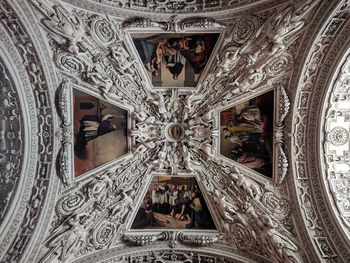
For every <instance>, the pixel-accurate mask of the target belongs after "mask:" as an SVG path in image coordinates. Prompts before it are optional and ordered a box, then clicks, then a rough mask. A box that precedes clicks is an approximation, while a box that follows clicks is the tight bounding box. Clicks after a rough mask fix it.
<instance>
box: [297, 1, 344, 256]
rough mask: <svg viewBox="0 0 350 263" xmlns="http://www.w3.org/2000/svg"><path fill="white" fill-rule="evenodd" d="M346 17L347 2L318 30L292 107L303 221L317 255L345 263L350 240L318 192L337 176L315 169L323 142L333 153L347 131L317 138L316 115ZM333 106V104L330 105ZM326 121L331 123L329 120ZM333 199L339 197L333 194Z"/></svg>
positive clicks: (340, 44) (341, 40)
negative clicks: (323, 173)
mask: <svg viewBox="0 0 350 263" xmlns="http://www.w3.org/2000/svg"><path fill="white" fill-rule="evenodd" d="M348 15H349V3H348V2H346V1H345V2H342V3H340V4H339V6H338V7H337V9H336V10H334V11H333V13H332V15H331V16H330V17H329V19H328V21H327V23H326V24H325V25H323V27H322V29H320V32H319V33H318V35H317V37H316V38H315V40H314V42H313V45H312V46H311V47H310V52H309V54H308V57H307V60H306V63H305V65H304V68H303V73H302V75H301V78H300V81H299V83H298V90H297V93H296V101H295V106H294V110H295V112H294V118H295V119H294V121H293V125H294V126H293V144H292V145H293V156H294V157H293V160H294V161H293V164H294V165H293V169H294V171H295V176H294V181H295V183H296V191H297V196H298V201H299V204H300V207H301V209H302V215H303V218H304V220H305V221H304V222H305V224H306V228H307V230H308V232H309V236H310V237H312V238H313V242H314V245H315V246H316V247H317V249H318V250H317V253H318V255H319V257H320V258H322V259H324V260H333V261H335V262H338V261H339V262H342V261H343V260H345V259H346V258H348V257H349V251H348V250H347V249H346V248H347V247H348V245H347V244H346V242H348V241H346V238H345V239H343V237H344V235H343V234H342V233H340V231H339V228H338V227H337V225H338V224H339V222H338V219H336V218H334V216H331V215H330V214H329V213H327V209H328V205H327V202H328V201H327V197H323V195H322V194H320V193H321V192H322V191H323V186H322V183H321V182H322V181H323V180H327V181H329V182H330V181H331V178H332V177H334V176H335V174H333V173H332V171H330V172H331V173H329V174H328V173H327V175H325V176H324V178H321V177H320V176H319V175H320V174H322V173H321V171H322V170H324V169H325V167H324V166H323V165H322V166H321V165H320V166H319V165H317V163H316V160H317V159H318V157H319V156H320V155H319V154H320V152H319V150H317V149H319V147H320V142H321V141H322V140H324V142H325V145H327V150H326V149H324V151H329V149H330V148H328V146H329V147H336V146H335V144H339V143H342V141H343V140H344V138H343V137H342V136H343V134H344V133H343V132H342V131H341V130H339V129H338V128H337V127H336V126H332V127H330V126H329V125H328V126H327V128H326V126H324V127H323V128H322V129H326V130H324V132H321V134H322V135H321V137H318V132H319V130H318V125H322V124H318V123H319V122H320V120H319V119H318V117H317V115H316V114H315V112H320V111H322V110H323V109H322V108H321V107H322V106H323V105H324V101H323V100H322V99H323V96H322V93H323V92H324V91H325V90H328V87H327V86H326V83H327V81H330V79H331V78H332V70H334V68H335V67H337V66H338V63H337V60H336V57H337V55H339V54H340V53H341V52H344V51H343V49H344V48H345V47H346V46H347V45H348V42H347V41H346V37H344V36H345V35H347V34H348V32H349V27H348V25H346V23H345V21H346V19H345V18H346V17H348ZM336 33H338V34H339V37H338V38H336V39H335V38H334V37H335V36H336ZM338 52H339V53H338ZM330 102H331V103H332V104H333V102H332V101H330ZM327 103H328V102H327ZM339 105H340V104H339ZM343 105H344V106H345V105H346V104H343ZM324 107H326V106H324ZM331 112H332V111H329V112H328V113H327V114H331ZM333 113H335V111H333ZM329 117H330V118H331V119H330V122H329V123H332V118H334V119H336V118H338V116H336V114H335V115H329ZM326 122H327V123H328V120H326ZM333 128H335V129H334V130H333ZM332 130H333V132H332ZM332 141H333V143H332ZM320 158H321V159H323V158H326V159H327V162H333V160H332V155H330V159H328V157H327V156H326V157H320ZM317 162H319V161H317ZM328 169H332V167H331V166H330V167H328V168H327V170H328ZM315 175H317V176H315ZM345 183H346V182H345ZM327 188H328V186H327ZM333 196H334V197H335V193H334V192H333ZM335 198H337V197H335ZM343 200H344V199H343ZM335 248H337V251H336V250H335Z"/></svg>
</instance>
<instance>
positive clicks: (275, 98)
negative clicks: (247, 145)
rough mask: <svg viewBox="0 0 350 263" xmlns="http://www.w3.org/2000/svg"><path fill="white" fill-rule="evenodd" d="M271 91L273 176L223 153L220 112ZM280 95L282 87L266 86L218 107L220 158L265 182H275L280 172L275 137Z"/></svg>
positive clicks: (217, 141) (217, 144) (218, 147)
mask: <svg viewBox="0 0 350 263" xmlns="http://www.w3.org/2000/svg"><path fill="white" fill-rule="evenodd" d="M269 92H273V108H272V111H273V123H272V129H273V134H272V149H273V154H272V157H273V158H272V163H271V177H269V176H267V175H265V174H263V173H260V172H258V171H255V170H254V169H252V168H249V167H247V166H245V165H243V164H241V163H239V162H237V161H235V160H233V159H231V158H229V157H227V156H225V155H223V154H222V153H221V140H222V138H221V136H222V134H221V126H220V124H221V116H220V114H221V113H222V112H223V111H225V110H227V109H230V108H232V107H235V106H238V105H241V104H243V103H245V102H248V101H250V100H252V99H254V98H257V97H259V96H262V95H265V94H267V93H269ZM280 96H281V91H280V88H266V89H263V90H261V91H259V92H254V93H251V94H249V95H246V94H245V95H243V96H240V97H238V98H237V99H235V100H234V102H232V103H228V104H225V105H224V106H221V107H218V108H217V109H216V118H217V120H218V121H217V126H218V130H219V134H218V137H217V138H216V142H215V143H216V150H217V153H218V158H219V159H221V160H222V161H224V162H225V163H227V164H233V166H235V167H237V168H239V169H240V170H242V171H245V174H249V175H250V176H252V177H254V178H257V179H258V180H259V181H261V182H264V181H266V180H268V181H270V182H275V181H276V173H278V172H279V168H278V161H277V160H276V156H277V153H278V149H277V148H278V147H277V142H276V139H275V134H276V132H277V129H278V127H277V126H276V123H277V118H278V116H277V113H276V112H278V111H279V108H280V105H279V101H280Z"/></svg>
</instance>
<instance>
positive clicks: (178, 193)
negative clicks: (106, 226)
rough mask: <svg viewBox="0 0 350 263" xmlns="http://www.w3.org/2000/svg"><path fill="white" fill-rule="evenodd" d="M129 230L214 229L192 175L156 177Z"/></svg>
mask: <svg viewBox="0 0 350 263" xmlns="http://www.w3.org/2000/svg"><path fill="white" fill-rule="evenodd" d="M131 229H216V227H215V224H214V222H213V219H212V217H211V215H210V213H209V209H208V207H207V205H206V202H205V200H204V198H203V195H202V193H201V191H200V189H199V186H198V184H197V182H196V179H195V178H194V177H175V176H172V177H164V176H155V177H153V179H152V182H151V184H150V186H149V187H148V190H147V192H146V195H145V197H144V199H143V201H142V203H141V206H140V208H139V209H138V211H137V214H136V217H135V219H134V222H133V224H132V226H131Z"/></svg>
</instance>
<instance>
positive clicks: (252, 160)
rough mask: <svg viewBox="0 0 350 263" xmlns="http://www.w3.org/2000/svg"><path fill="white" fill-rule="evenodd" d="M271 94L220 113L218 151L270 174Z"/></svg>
mask: <svg viewBox="0 0 350 263" xmlns="http://www.w3.org/2000/svg"><path fill="white" fill-rule="evenodd" d="M273 105H274V93H273V91H270V92H268V93H265V94H263V95H260V96H258V97H256V98H254V99H251V100H249V101H247V102H244V103H241V104H239V105H236V106H233V107H231V108H229V109H226V110H224V111H222V112H221V113H220V135H221V139H220V153H221V154H222V155H224V156H226V157H228V158H230V159H232V160H234V161H236V162H238V163H241V164H243V165H244V166H246V167H248V168H251V169H254V170H255V171H257V172H259V173H262V174H264V175H266V176H268V177H272V160H273V147H272V146H273V122H274V120H273V118H274V117H273V112H274V109H273V108H274V106H273Z"/></svg>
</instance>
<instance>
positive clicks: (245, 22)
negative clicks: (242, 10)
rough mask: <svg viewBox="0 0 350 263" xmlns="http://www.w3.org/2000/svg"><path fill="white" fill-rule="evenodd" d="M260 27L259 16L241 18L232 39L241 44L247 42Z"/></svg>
mask: <svg viewBox="0 0 350 263" xmlns="http://www.w3.org/2000/svg"><path fill="white" fill-rule="evenodd" d="M258 28H259V20H258V18H257V17H254V16H253V17H249V18H244V19H242V20H239V21H238V22H237V24H236V25H235V27H234V32H233V35H232V36H233V37H232V40H233V41H235V42H236V43H239V44H244V43H246V42H247V41H248V40H249V39H251V38H252V37H253V36H254V34H255V33H256V31H257V30H258Z"/></svg>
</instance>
